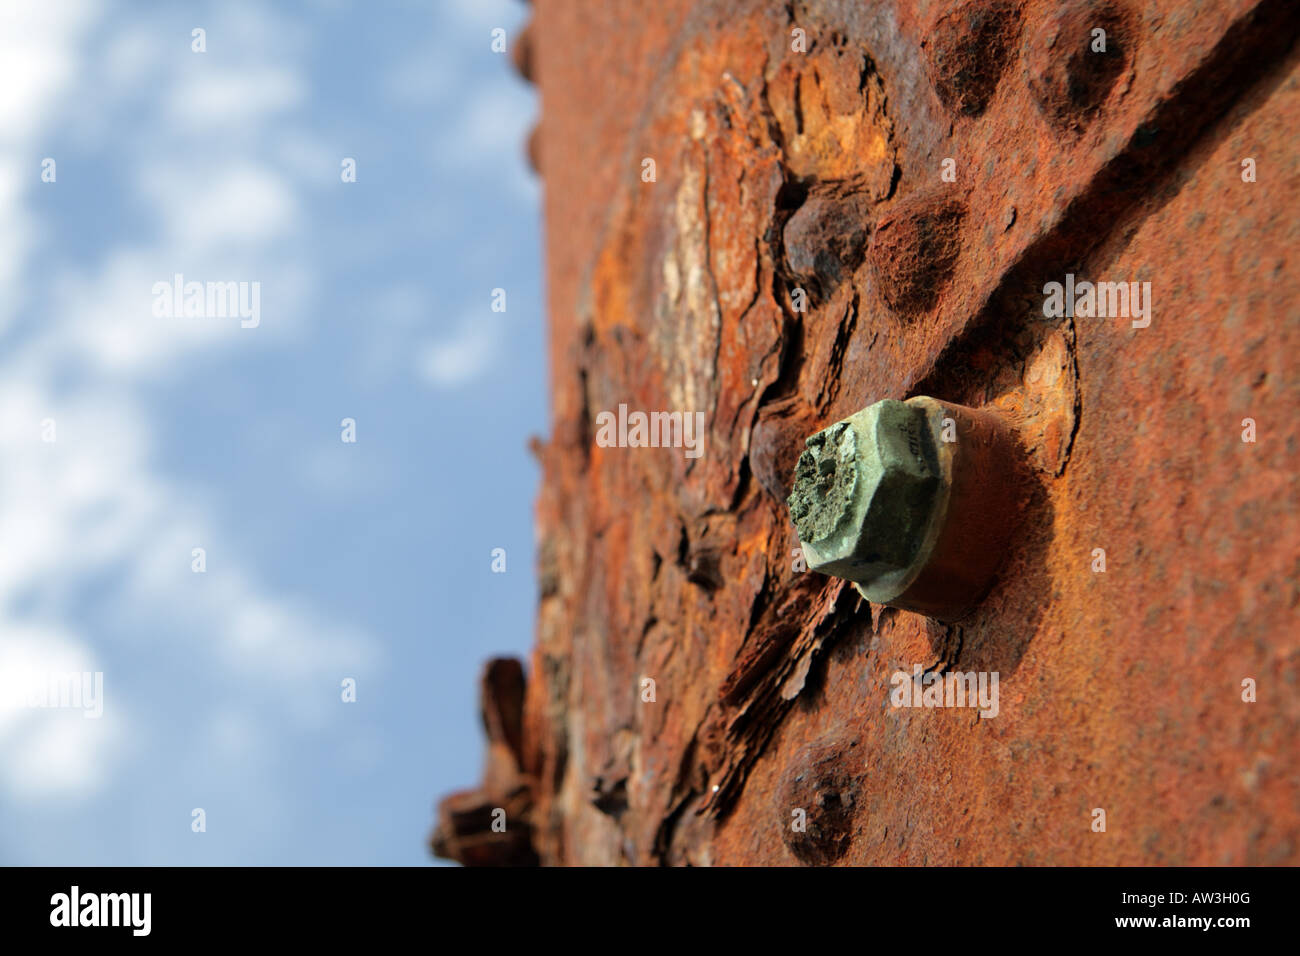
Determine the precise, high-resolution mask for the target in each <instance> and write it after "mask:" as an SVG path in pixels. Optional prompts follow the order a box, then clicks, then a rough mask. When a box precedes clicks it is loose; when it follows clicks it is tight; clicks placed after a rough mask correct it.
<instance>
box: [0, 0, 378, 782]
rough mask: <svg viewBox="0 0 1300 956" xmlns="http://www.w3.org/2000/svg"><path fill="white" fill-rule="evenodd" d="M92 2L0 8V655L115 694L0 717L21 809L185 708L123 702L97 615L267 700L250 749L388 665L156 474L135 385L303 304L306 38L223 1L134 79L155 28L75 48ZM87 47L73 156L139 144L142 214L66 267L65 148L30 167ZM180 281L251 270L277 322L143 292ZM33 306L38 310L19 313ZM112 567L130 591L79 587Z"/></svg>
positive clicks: (118, 30)
mask: <svg viewBox="0 0 1300 956" xmlns="http://www.w3.org/2000/svg"><path fill="white" fill-rule="evenodd" d="M98 12H99V8H98V5H95V4H90V3H72V2H59V3H53V4H52V3H47V2H44V0H4V2H3V3H2V4H0V220H2V221H4V222H5V224H6V228H5V231H4V232H3V233H0V331H4V330H5V320H6V319H17V318H21V319H23V324H22V325H21V326H20V327H19V332H20V334H17V335H13V336H10V340H9V341H8V342H7V348H6V349H4V350H0V461H2V462H3V465H2V467H0V541H3V547H0V633H3V635H4V639H3V641H0V652H4V653H7V654H8V655H9V657H8V658H0V666H10V667H13V666H16V663H15V662H26V663H27V664H33V662H35V665H37V666H42V667H47V668H50V667H53V666H55V664H56V663H57V664H58V666H60V667H63V666H64V665H68V668H67V669H70V670H86V669H89V670H99V671H103V672H104V674H105V697H106V708H105V713H104V716H103V718H101V719H99V720H85V719H82V718H81V716H80V715H79V714H68V713H67V712H64V711H48V712H47V711H33V710H31V709H24V710H21V711H18V712H13V711H12V709H11V710H10V711H6V712H3V713H0V787H2V788H3V790H4V792H6V793H7V794H9V795H10V796H11V797H12V798H14V799H16V800H20V801H26V800H33V799H46V798H51V797H59V796H63V797H69V798H72V799H77V800H81V799H85V798H86V797H88V796H89V795H91V794H93V793H94V792H96V789H97V788H99V787H102V786H104V785H106V784H110V783H111V782H112V781H113V777H114V774H115V773H117V772H119V771H120V769H121V767H122V761H123V760H124V759H125V757H126V756H127V754H128V748H127V747H126V746H125V744H124V742H125V741H136V742H147V741H149V740H150V739H152V738H155V737H156V736H157V735H158V734H159V733H161V732H162V729H163V728H165V727H166V726H167V725H168V723H169V721H170V720H173V719H175V716H176V715H174V714H160V713H158V708H159V707H160V706H165V704H163V703H160V700H157V699H154V698H153V697H152V696H150V695H141V696H133V697H132V698H131V701H130V704H131V709H130V711H128V709H127V706H126V703H125V702H124V701H123V699H122V697H121V696H120V695H119V696H116V697H115V696H114V694H115V693H116V692H115V690H114V688H120V686H121V685H120V684H119V683H117V682H116V681H115V678H114V673H115V672H114V670H113V667H114V665H115V664H116V663H117V662H120V661H121V660H123V659H124V658H123V657H122V655H123V654H124V653H126V650H127V649H126V648H124V647H122V646H120V645H116V646H110V645H109V644H108V641H107V627H108V625H109V623H110V622H115V623H117V624H121V623H122V622H123V621H125V622H127V623H129V624H130V625H132V626H131V627H130V628H128V629H127V630H128V631H129V633H130V634H131V635H132V637H131V640H132V641H135V642H138V643H137V644H133V645H132V648H133V652H134V653H137V654H141V653H143V654H146V655H147V653H148V648H149V645H150V643H151V642H155V643H156V642H159V641H169V642H175V641H176V640H178V639H180V640H185V641H186V642H188V643H187V648H188V651H189V653H190V655H191V659H192V660H193V661H194V666H195V667H196V668H198V669H200V670H201V671H202V672H203V673H205V674H207V675H209V679H210V680H211V681H212V682H213V683H216V684H220V683H222V682H226V683H228V684H229V686H232V687H236V688H241V689H247V690H248V691H249V692H250V694H260V695H261V696H260V697H259V698H258V703H257V704H256V707H257V708H258V709H259V710H258V712H259V716H260V718H261V719H262V720H263V721H264V722H265V723H269V724H271V725H272V726H273V728H274V730H273V731H271V732H264V734H263V738H262V741H261V743H262V745H263V746H264V747H265V748H266V749H267V750H268V751H276V750H280V751H281V752H282V750H283V748H285V747H286V746H289V745H290V742H291V740H292V739H293V736H292V735H293V734H294V733H296V732H298V731H302V730H310V729H312V728H319V727H321V726H322V725H323V722H324V721H326V720H328V719H330V718H331V715H332V714H336V713H337V711H331V710H330V709H329V708H328V707H327V706H326V705H327V703H328V702H330V701H336V700H337V699H338V698H337V693H336V691H335V688H336V687H337V683H338V680H339V679H341V676H343V675H349V676H365V675H367V674H371V673H374V671H375V669H376V668H377V667H378V666H380V664H381V658H380V656H379V652H378V649H377V646H376V645H375V643H374V641H373V639H372V638H371V637H370V635H368V634H366V633H363V632H360V631H358V630H356V629H353V628H350V627H348V626H346V625H345V624H342V623H340V622H338V621H335V620H332V619H330V617H329V616H328V615H326V614H323V613H322V612H320V611H319V610H318V609H316V608H315V607H313V606H312V605H311V604H310V603H308V602H305V601H303V600H300V599H298V598H296V597H294V596H293V595H292V594H286V593H284V591H283V589H281V588H278V587H276V586H275V585H274V584H273V583H272V582H269V581H266V580H264V579H262V578H261V577H259V575H258V574H257V573H256V570H255V568H256V564H255V562H252V561H250V560H249V554H248V549H247V548H245V547H241V544H240V542H239V541H228V540H225V539H224V538H223V537H222V535H221V534H219V533H218V530H217V529H218V528H219V525H220V522H219V520H218V519H217V517H216V516H215V515H214V514H213V513H212V511H211V510H210V509H209V508H208V507H206V506H205V504H204V500H205V495H204V493H203V489H202V488H198V489H195V488H191V487H187V486H185V485H184V484H183V483H181V482H179V481H177V480H175V479H172V478H170V477H168V476H167V475H166V474H165V473H164V472H163V471H161V470H160V468H159V462H158V460H157V458H156V455H157V454H158V451H159V450H158V448H157V447H156V446H157V442H156V437H155V414H154V408H153V406H152V405H151V401H153V400H154V396H155V395H156V393H150V392H147V391H145V387H146V386H147V385H148V384H150V382H151V380H152V379H154V378H156V377H157V376H159V375H164V374H165V375H176V376H180V375H184V374H187V372H188V371H189V370H191V369H192V367H193V363H195V362H196V361H204V362H206V361H208V360H209V359H210V358H211V357H212V356H214V355H220V354H221V352H222V351H224V350H229V349H230V348H232V347H234V346H236V345H247V344H251V343H253V342H257V343H265V342H275V341H276V340H277V339H276V336H277V335H279V334H280V332H279V331H278V330H282V329H283V328H285V327H286V326H287V324H288V323H287V322H286V321H285V319H286V318H292V317H293V316H294V315H295V314H297V313H301V312H302V311H303V310H304V309H305V306H306V303H307V302H308V301H309V298H310V290H311V288H312V286H313V285H314V282H313V269H312V263H311V259H310V256H309V255H308V254H307V249H308V248H309V246H308V243H307V241H306V240H307V238H308V234H307V228H306V227H307V224H306V222H305V221H304V218H303V206H302V203H301V201H300V199H299V196H298V192H297V189H298V188H299V184H298V183H297V182H296V181H295V180H294V179H292V178H286V176H285V175H283V174H282V172H281V171H280V169H279V168H278V164H279V163H280V162H281V161H282V159H283V157H284V156H286V155H291V154H293V152H294V150H295V149H296V150H298V152H299V153H301V148H300V147H301V144H303V143H308V144H310V143H312V142H314V140H313V138H312V134H311V133H309V132H305V131H304V130H303V129H302V128H301V124H300V123H299V122H297V121H296V120H295V114H294V113H293V110H295V108H297V107H298V106H300V105H301V104H302V103H303V102H304V101H305V99H306V85H305V83H304V82H303V80H302V73H301V71H300V70H299V69H298V68H297V66H296V65H295V63H294V59H295V57H296V56H297V52H296V51H298V50H299V49H300V47H301V44H300V43H297V42H296V41H294V39H293V36H292V35H291V34H292V31H289V34H290V35H288V39H287V40H286V34H284V33H276V32H269V33H268V32H267V28H268V27H270V28H276V29H278V26H279V21H275V20H268V19H267V18H266V17H265V16H263V15H262V14H260V13H258V12H257V10H256V9H255V8H253V7H249V6H246V5H240V4H232V5H231V6H229V7H223V8H222V9H221V11H220V12H219V13H218V14H217V15H215V16H214V22H213V24H212V28H211V29H210V30H209V49H210V50H213V51H214V52H213V53H211V54H208V55H207V57H208V58H207V59H204V58H203V57H199V56H197V55H190V54H189V53H188V51H187V47H188V39H187V36H188V34H187V33H185V34H178V36H180V37H181V39H182V41H183V42H184V47H185V49H180V53H179V54H176V53H175V51H173V55H171V56H165V55H160V56H159V57H158V58H157V59H156V60H155V61H154V62H153V63H152V65H151V66H150V67H149V68H148V69H147V70H146V69H144V68H143V67H141V68H136V67H135V66H133V65H132V58H133V57H136V56H139V55H140V54H141V53H142V52H146V51H148V50H150V49H157V48H158V42H159V37H158V31H153V32H149V31H147V30H142V28H141V26H140V25H139V24H132V23H128V22H125V21H122V20H121V18H117V19H114V20H107V21H105V22H104V23H103V24H101V25H100V27H99V33H97V35H96V36H95V41H94V42H95V49H96V50H106V51H107V53H106V54H92V52H91V51H90V50H81V51H79V50H78V49H77V47H76V44H77V40H78V37H79V34H80V33H81V32H82V31H83V30H85V29H86V28H87V26H88V25H89V24H90V23H91V21H92V19H93V16H94V15H96V14H97V13H98ZM117 12H121V11H120V8H118V9H117ZM163 32H164V33H165V30H164V31H163ZM232 38H238V44H236V43H235V42H233V41H232ZM214 39H215V40H216V44H215V47H216V49H214ZM281 41H285V42H283V43H282V42H281ZM236 47H237V48H238V49H239V50H240V51H241V55H242V56H243V57H244V61H243V62H242V63H240V64H238V65H235V66H231V65H229V64H228V63H227V64H226V65H223V63H222V61H221V60H220V58H219V54H217V50H219V49H225V50H226V51H229V50H230V49H232V48H236ZM178 49H179V48H178ZM286 51H287V52H286ZM162 52H164V53H165V51H162ZM92 55H100V56H101V58H102V59H101V63H100V72H99V73H97V74H96V78H95V84H101V85H102V86H103V87H105V88H104V89H101V88H100V87H99V86H95V84H92V86H95V88H94V89H88V90H82V91H81V93H82V94H83V95H80V96H78V98H77V99H78V100H80V101H85V100H86V99H87V98H89V99H91V100H93V101H94V102H95V103H96V104H97V106H98V107H100V108H101V109H102V112H103V113H104V117H103V122H102V125H101V127H100V133H99V134H98V136H97V137H96V138H91V139H88V140H82V141H81V142H80V147H81V148H83V149H86V148H89V149H91V150H93V151H95V152H96V153H97V154H99V155H100V156H102V155H108V154H112V155H114V156H117V157H121V156H123V155H125V156H126V157H128V158H132V157H143V158H144V162H143V163H134V164H132V165H133V167H134V168H136V169H139V170H140V172H139V173H138V174H137V175H138V179H137V181H136V182H135V184H134V185H135V187H136V189H135V190H134V192H133V191H132V190H130V189H126V190H124V191H123V192H121V193H119V194H118V196H116V197H114V198H116V199H120V200H121V201H122V202H123V203H124V204H125V205H126V207H127V209H128V210H129V217H128V218H129V219H130V220H131V221H132V222H133V223H136V224H138V225H142V228H139V229H137V233H139V234H138V235H133V236H132V237H131V238H130V239H128V240H121V239H119V240H118V241H117V242H115V243H111V244H109V245H107V246H106V247H100V248H98V249H97V250H96V251H95V252H94V253H93V254H90V255H85V254H82V255H80V256H79V257H78V258H75V259H73V258H72V257H70V256H68V255H67V254H66V253H63V255H64V258H63V259H62V260H58V259H57V257H55V256H44V255H42V254H41V253H42V252H43V251H45V250H42V249H38V248H37V240H38V239H39V235H38V232H37V227H36V220H35V218H34V216H33V213H32V209H31V208H30V207H31V205H32V204H31V199H32V194H33V191H34V190H36V189H41V188H47V189H59V188H62V183H63V182H64V181H65V175H66V173H65V166H64V164H63V163H60V169H59V174H60V176H59V178H60V183H59V184H55V185H52V186H48V185H44V184H41V183H40V181H39V175H40V165H39V162H40V158H41V157H42V156H43V155H45V153H46V151H45V149H44V148H43V142H42V141H43V136H44V132H43V131H44V129H45V128H46V127H48V126H55V125H56V124H60V123H67V122H69V117H70V116H73V117H75V116H76V115H77V110H78V109H79V107H78V104H77V102H75V101H65V100H64V99H63V96H64V94H65V93H67V92H68V91H69V86H70V84H72V83H73V82H74V80H76V79H77V77H78V75H79V64H80V63H81V61H82V60H83V59H84V58H87V57H91V56H92ZM155 73H156V74H157V75H156V76H155V75H154V74H155ZM144 79H148V80H149V81H150V82H153V83H157V84H158V90H157V95H156V96H153V97H150V98H149V100H148V101H147V102H146V103H144V104H143V105H140V104H132V105H131V107H130V108H129V109H128V108H127V107H126V104H125V97H126V96H127V94H128V93H130V92H131V91H133V90H137V89H139V88H140V86H141V83H142V81H143V80H144ZM141 110H143V113H142V112H140V111H141ZM73 122H74V125H75V121H73ZM214 130H216V131H217V132H218V133H219V134H220V135H216V136H215V137H214V135H213V132H214ZM69 135H74V139H75V131H72V132H70V133H69ZM200 135H201V136H202V138H203V142H202V145H201V148H200V147H198V146H196V142H197V139H198V137H199V136H200ZM295 143H296V144H297V145H296V146H295V145H294V144H295ZM250 144H253V145H252V146H250ZM85 165H91V164H90V163H87V164H85ZM336 165H337V163H335V166H336ZM106 168H107V167H106ZM124 228H125V227H124ZM55 252H56V253H62V250H55ZM52 260H53V261H58V262H59V264H58V265H57V266H52V265H51V261H52ZM174 272H182V273H185V274H186V276H187V278H191V279H198V280H200V281H225V280H246V281H260V282H262V284H263V286H264V288H265V293H264V297H263V302H262V306H263V315H264V316H267V315H268V314H269V313H274V319H273V320H270V321H266V322H264V324H263V326H261V327H259V328H257V329H241V328H240V327H239V323H238V320H237V319H234V320H222V319H219V318H210V319H202V320H176V319H172V320H165V319H160V318H155V317H154V316H153V314H152V298H153V296H152V289H153V285H154V283H155V282H158V281H164V280H169V279H170V278H171V276H172V274H173V273H174ZM33 303H35V304H37V305H38V307H39V308H38V311H31V310H30V309H29V308H28V307H29V306H30V305H32V304H33ZM20 308H23V309H24V311H23V312H19V309H20ZM248 336H254V337H255V338H253V339H250V338H248ZM70 372H71V373H73V374H72V375H71V376H69V373H70ZM47 419H52V420H53V421H54V423H55V429H56V440H55V441H53V442H47V441H43V440H42V422H44V421H46V420H47ZM198 542H203V543H206V544H208V545H212V547H213V552H214V553H213V557H212V570H211V571H210V572H209V573H208V574H205V575H195V574H193V573H192V572H191V570H190V560H191V558H190V552H191V549H192V548H193V547H194V546H195V545H196V543H198ZM105 578H112V579H114V580H118V579H121V580H123V581H124V583H123V584H121V585H120V587H118V588H116V589H115V590H114V591H112V592H110V593H109V594H108V595H107V596H104V595H103V594H102V593H100V594H99V595H98V596H96V597H94V598H93V599H92V598H89V597H88V596H89V595H93V594H95V592H96V585H97V584H99V583H100V582H102V581H103V580H104V579H105ZM87 600H93V602H94V604H95V607H96V608H97V609H99V610H102V611H103V616H104V618H106V619H105V620H101V618H99V617H97V618H96V620H95V623H94V624H87V623H85V621H86V618H85V616H84V614H82V615H78V614H77V612H76V611H75V610H74V609H75V608H77V607H78V606H79V605H81V606H84V605H85V603H86V601H87ZM101 623H102V624H103V626H104V628H105V631H104V632H101V630H100V624H101ZM139 645H143V646H139ZM6 661H8V665H6V664H5V662H6ZM51 662H54V663H51ZM137 677H138V675H137ZM136 686H138V680H137V682H136ZM268 691H269V693H268ZM160 693H161V692H160ZM239 703H240V705H241V706H245V707H248V708H252V707H253V706H254V704H252V703H251V702H250V701H248V700H244V699H242V698H241V700H240V702H239ZM249 712H251V710H250V711H249ZM70 717H71V718H73V719H67V718H70ZM189 719H194V720H198V719H199V717H198V716H197V715H193V716H192V717H191V718H189ZM265 723H264V725H263V726H265ZM241 726H242V728H243V729H242V730H241ZM246 731H247V722H246V721H245V723H244V724H243V725H240V724H239V723H238V722H237V721H236V722H234V723H231V722H230V721H228V720H227V721H226V722H225V723H224V724H220V725H219V726H218V728H217V732H216V736H217V739H218V742H220V743H221V746H220V747H218V748H216V750H215V751H214V756H215V757H217V758H224V759H228V760H229V762H230V763H229V765H228V767H227V770H228V771H230V770H234V769H236V768H238V767H239V766H240V763H239V761H240V755H241V753H242V752H245V751H246V750H247V748H246V746H244V744H241V743H240V740H241V736H240V735H241V733H244V734H245V736H246ZM141 746H142V747H145V748H147V746H148V744H147V743H142V744H141ZM276 766H277V764H276V763H275V762H272V763H271V764H270V770H269V771H268V772H274V770H275V767H276ZM205 772H210V773H219V772H220V770H219V768H217V767H213V766H208V767H206V768H205ZM265 783H266V781H259V782H252V781H250V787H251V788H253V789H257V788H258V787H260V786H262V785H263V784H265Z"/></svg>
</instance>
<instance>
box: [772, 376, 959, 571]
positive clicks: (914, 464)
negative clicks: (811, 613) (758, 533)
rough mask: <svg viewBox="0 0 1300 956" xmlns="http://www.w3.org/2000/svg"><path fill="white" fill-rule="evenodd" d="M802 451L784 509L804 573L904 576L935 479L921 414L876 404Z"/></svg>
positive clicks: (935, 494) (918, 543) (934, 498)
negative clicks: (790, 520) (796, 535)
mask: <svg viewBox="0 0 1300 956" xmlns="http://www.w3.org/2000/svg"><path fill="white" fill-rule="evenodd" d="M805 445H806V449H805V450H804V452H803V454H802V455H800V456H799V461H798V464H797V465H796V466H795V477H794V488H793V490H792V491H791V493H790V498H789V505H790V515H791V517H792V518H793V519H794V523H795V527H796V529H797V530H798V532H799V542H800V545H801V546H802V548H803V552H804V558H805V560H806V561H807V563H808V567H809V569H810V570H814V571H820V572H822V573H823V574H833V575H835V576H836V577H841V578H847V579H848V580H850V581H854V582H857V583H859V584H863V585H870V584H872V583H873V582H876V581H878V580H880V579H881V578H883V577H885V576H889V575H902V574H905V573H906V572H907V571H908V569H909V568H911V567H912V565H913V564H914V562H915V561H916V559H917V557H918V554H919V553H920V551H921V549H922V547H923V545H924V544H925V539H926V534H927V532H928V531H929V529H930V526H931V524H932V522H933V518H934V514H935V506H936V503H937V502H938V499H939V491H940V487H941V481H942V470H941V468H940V463H939V456H938V450H937V446H936V442H935V436H934V434H933V433H932V430H931V425H930V422H929V421H928V416H927V413H926V410H925V409H924V408H922V407H920V406H917V405H908V404H906V403H904V402H898V401H893V400H886V401H883V402H877V403H876V404H875V405H872V406H870V407H868V408H864V409H863V410H862V411H860V412H858V413H857V414H855V415H853V416H851V417H849V418H847V419H845V420H844V421H841V422H836V423H835V424H834V425H831V426H830V427H829V428H826V429H824V430H822V431H820V432H817V433H816V434H815V435H813V436H811V437H810V438H808V440H807V441H806V442H805Z"/></svg>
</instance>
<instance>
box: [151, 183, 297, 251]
mask: <svg viewBox="0 0 1300 956" xmlns="http://www.w3.org/2000/svg"><path fill="white" fill-rule="evenodd" d="M139 188H140V190H141V192H142V193H143V194H144V195H146V196H147V197H148V198H149V199H150V200H151V201H152V203H153V204H154V208H155V211H156V213H157V215H158V218H159V220H160V221H161V222H162V223H163V226H164V228H165V229H166V232H167V237H168V239H170V240H173V241H178V242H180V243H182V244H184V245H185V246H186V247H187V251H189V252H193V251H194V250H195V249H204V248H206V247H208V246H215V245H220V244H222V243H230V242H237V243H250V242H267V241H269V240H272V239H277V238H281V237H283V236H285V235H288V234H290V233H291V232H293V231H294V230H296V229H298V228H300V227H301V221H300V218H299V214H298V204H297V200H296V199H295V197H294V193H293V189H292V187H291V186H290V185H289V183H288V182H287V181H286V180H284V179H283V178H282V177H281V176H279V175H278V174H277V173H276V172H275V171H274V170H272V169H271V168H270V167H268V166H266V165H264V164H258V163H253V162H248V161H242V162H240V163H238V164H237V165H235V166H232V167H230V168H224V169H223V168H220V167H216V168H213V167H207V168H204V167H197V168H196V167H195V165H194V164H193V163H188V164H183V163H181V162H179V161H176V160H170V161H168V162H167V163H161V164H158V165H156V166H154V167H151V168H149V169H146V170H143V171H142V172H141V174H140V179H139Z"/></svg>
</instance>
